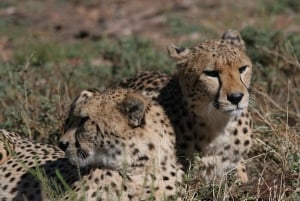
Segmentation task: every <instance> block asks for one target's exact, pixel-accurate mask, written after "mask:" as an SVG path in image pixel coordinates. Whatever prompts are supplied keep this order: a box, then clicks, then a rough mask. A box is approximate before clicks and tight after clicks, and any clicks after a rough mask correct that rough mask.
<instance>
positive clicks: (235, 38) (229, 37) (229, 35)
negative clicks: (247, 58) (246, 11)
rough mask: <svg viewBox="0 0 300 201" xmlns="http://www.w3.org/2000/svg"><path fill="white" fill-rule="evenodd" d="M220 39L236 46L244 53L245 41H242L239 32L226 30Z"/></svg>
mask: <svg viewBox="0 0 300 201" xmlns="http://www.w3.org/2000/svg"><path fill="white" fill-rule="evenodd" d="M222 39H223V40H225V41H227V42H229V43H230V44H232V45H234V46H236V47H237V48H239V49H240V50H242V51H246V45H245V41H244V40H243V38H242V36H241V34H240V32H239V31H237V30H234V29H228V30H227V31H225V32H224V33H223V35H222Z"/></svg>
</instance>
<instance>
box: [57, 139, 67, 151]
mask: <svg viewBox="0 0 300 201" xmlns="http://www.w3.org/2000/svg"><path fill="white" fill-rule="evenodd" d="M58 146H59V148H60V149H61V150H63V151H66V150H67V148H68V146H69V142H64V141H62V140H61V141H59V143H58Z"/></svg>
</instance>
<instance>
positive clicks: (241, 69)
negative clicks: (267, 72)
mask: <svg viewBox="0 0 300 201" xmlns="http://www.w3.org/2000/svg"><path fill="white" fill-rule="evenodd" d="M247 67H248V66H242V67H240V68H239V72H240V73H243V72H245V70H246V69H247Z"/></svg>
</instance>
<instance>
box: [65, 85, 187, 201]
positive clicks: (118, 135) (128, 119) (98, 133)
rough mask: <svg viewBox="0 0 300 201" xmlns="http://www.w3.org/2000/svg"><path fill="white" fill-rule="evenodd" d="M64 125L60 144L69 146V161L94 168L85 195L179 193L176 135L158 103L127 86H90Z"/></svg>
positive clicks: (159, 196)
mask: <svg viewBox="0 0 300 201" xmlns="http://www.w3.org/2000/svg"><path fill="white" fill-rule="evenodd" d="M132 119H134V120H132ZM65 129H66V130H65V134H64V135H63V136H62V138H61V144H62V145H61V146H64V145H67V147H65V148H64V149H65V151H66V156H67V157H68V158H69V160H70V161H71V163H73V164H74V165H79V166H81V167H92V168H96V169H95V171H91V174H90V175H87V176H85V177H84V178H83V181H84V182H86V184H87V186H89V189H88V190H87V191H85V195H86V199H87V200H94V199H95V197H96V195H98V196H99V197H98V198H101V199H104V200H117V198H120V199H121V200H148V199H150V198H151V197H153V198H154V199H155V200H163V199H164V197H176V193H177V189H176V188H177V185H176V182H180V181H181V176H182V171H181V170H180V167H181V166H180V165H178V164H177V162H176V156H175V134H174V132H173V129H172V127H171V126H169V120H168V118H167V117H166V115H165V114H164V112H163V110H162V108H161V107H160V106H159V105H157V104H153V102H152V101H149V100H147V99H145V98H144V97H142V96H141V95H139V94H137V93H131V92H130V91H128V90H124V89H117V90H108V91H105V92H99V91H96V90H92V91H88V90H86V91H83V92H82V93H81V95H80V96H79V97H78V98H77V99H76V100H75V101H74V102H73V103H72V106H71V110H70V113H69V117H68V119H67V121H66V125H65ZM107 171H109V173H107ZM96 179H98V181H99V182H98V183H95V180H96ZM81 182H82V180H81V181H80V182H77V183H75V185H74V189H75V190H76V188H78V187H79V186H81V185H82V184H81ZM105 187H108V188H109V189H110V193H107V192H108V190H104V189H107V188H105ZM108 195H110V196H111V197H108ZM80 196H81V194H77V198H79V197H80ZM65 199H69V197H66V198H65ZM178 199H179V198H178Z"/></svg>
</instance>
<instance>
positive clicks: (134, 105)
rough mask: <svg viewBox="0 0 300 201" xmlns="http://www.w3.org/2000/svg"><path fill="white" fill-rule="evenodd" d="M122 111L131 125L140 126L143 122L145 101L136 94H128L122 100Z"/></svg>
mask: <svg viewBox="0 0 300 201" xmlns="http://www.w3.org/2000/svg"><path fill="white" fill-rule="evenodd" d="M122 111H123V113H124V114H125V115H127V117H128V124H129V125H130V126H131V127H133V128H135V127H138V126H141V125H143V124H144V123H145V111H146V101H145V99H144V98H143V97H141V96H139V95H137V94H128V96H127V97H126V98H124V100H123V102H122Z"/></svg>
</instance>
